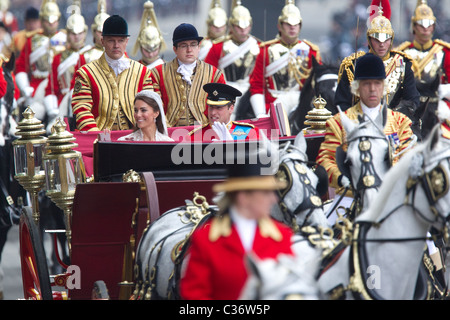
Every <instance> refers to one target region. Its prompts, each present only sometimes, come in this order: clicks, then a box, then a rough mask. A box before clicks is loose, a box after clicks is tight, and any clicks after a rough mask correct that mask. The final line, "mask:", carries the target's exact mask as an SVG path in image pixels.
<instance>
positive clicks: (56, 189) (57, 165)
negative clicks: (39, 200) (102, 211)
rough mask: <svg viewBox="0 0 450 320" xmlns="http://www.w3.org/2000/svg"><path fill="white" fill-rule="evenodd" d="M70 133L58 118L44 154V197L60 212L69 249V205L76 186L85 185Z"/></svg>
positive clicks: (83, 173)
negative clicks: (64, 223) (63, 219)
mask: <svg viewBox="0 0 450 320" xmlns="http://www.w3.org/2000/svg"><path fill="white" fill-rule="evenodd" d="M75 140H76V139H75V138H74V137H73V134H71V133H70V132H68V131H66V124H65V123H64V121H63V120H61V118H58V119H57V120H56V123H55V124H54V125H53V127H52V134H51V135H50V136H49V137H48V140H47V142H48V143H47V153H46V154H45V155H44V159H43V163H44V167H45V178H46V184H45V190H46V195H47V196H48V197H49V198H50V199H51V200H52V201H53V202H54V203H55V204H56V206H57V207H58V208H60V209H61V210H63V212H64V216H65V221H66V236H67V242H68V244H69V250H70V248H71V246H70V240H71V234H72V232H71V220H72V206H73V199H74V197H75V189H76V186H77V184H79V183H84V182H86V170H85V168H84V163H83V159H82V157H81V152H79V151H75V150H73V148H76V147H78V144H76V143H74V141H75Z"/></svg>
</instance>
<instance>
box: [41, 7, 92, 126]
mask: <svg viewBox="0 0 450 320" xmlns="http://www.w3.org/2000/svg"><path fill="white" fill-rule="evenodd" d="M87 29H88V26H87V25H86V23H85V20H84V17H83V16H82V15H81V14H80V13H78V12H74V13H73V14H72V15H71V16H70V17H69V18H68V19H67V23H66V31H67V50H65V51H63V52H61V53H60V54H58V55H56V56H55V58H54V59H53V63H52V72H51V73H50V75H49V77H48V84H47V88H46V90H45V98H44V104H45V106H46V109H47V116H48V119H47V132H48V133H50V132H51V128H52V126H53V124H54V121H55V120H56V117H57V116H58V115H59V116H60V117H64V116H70V115H71V114H72V108H71V106H70V102H71V97H72V83H73V82H72V79H73V76H74V74H75V71H76V70H77V69H78V68H79V67H81V66H82V65H84V64H86V60H85V58H84V55H83V53H84V52H85V51H86V47H85V40H86V32H87ZM88 48H90V47H88Z"/></svg>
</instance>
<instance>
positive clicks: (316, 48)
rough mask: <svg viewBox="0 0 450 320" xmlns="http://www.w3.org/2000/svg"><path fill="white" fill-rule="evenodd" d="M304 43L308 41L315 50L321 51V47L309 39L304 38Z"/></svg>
mask: <svg viewBox="0 0 450 320" xmlns="http://www.w3.org/2000/svg"><path fill="white" fill-rule="evenodd" d="M302 41H303V42H304V43H306V44H307V45H308V46H310V47H311V48H312V49H313V50H314V51H316V52H317V53H318V52H320V48H319V46H318V45H317V44H314V43H312V42H311V41H309V40H306V39H303V40H302Z"/></svg>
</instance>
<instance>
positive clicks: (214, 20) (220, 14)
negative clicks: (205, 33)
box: [206, 0, 227, 28]
mask: <svg viewBox="0 0 450 320" xmlns="http://www.w3.org/2000/svg"><path fill="white" fill-rule="evenodd" d="M206 24H207V25H208V26H211V25H212V26H215V27H217V28H220V27H223V26H224V25H226V24H227V13H226V12H225V10H223V9H222V6H221V5H220V0H213V1H212V2H211V8H210V9H209V12H208V19H207V20H206Z"/></svg>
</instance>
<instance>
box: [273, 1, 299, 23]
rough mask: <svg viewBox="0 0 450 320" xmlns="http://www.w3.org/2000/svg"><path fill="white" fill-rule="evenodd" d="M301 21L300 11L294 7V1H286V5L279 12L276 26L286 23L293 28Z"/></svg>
mask: <svg viewBox="0 0 450 320" xmlns="http://www.w3.org/2000/svg"><path fill="white" fill-rule="evenodd" d="M302 21H303V19H302V16H301V14H300V9H299V8H297V6H296V5H295V1H294V0H286V5H285V6H284V7H283V9H282V10H281V15H280V16H279V17H278V24H281V23H283V22H286V23H289V24H290V25H293V26H295V25H297V24H299V23H302Z"/></svg>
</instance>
